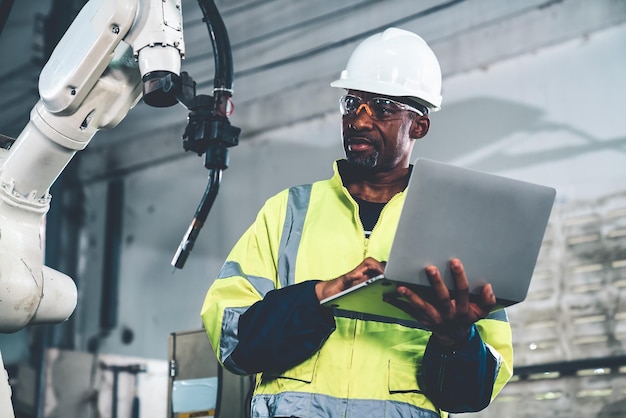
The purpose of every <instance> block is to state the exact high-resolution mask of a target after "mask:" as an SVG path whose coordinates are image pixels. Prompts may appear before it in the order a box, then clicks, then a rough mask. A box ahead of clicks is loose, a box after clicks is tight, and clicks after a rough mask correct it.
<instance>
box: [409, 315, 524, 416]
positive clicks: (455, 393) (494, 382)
mask: <svg viewBox="0 0 626 418" xmlns="http://www.w3.org/2000/svg"><path fill="white" fill-rule="evenodd" d="M421 370H422V372H421V376H420V379H421V382H420V383H421V386H422V387H423V388H424V391H425V392H426V394H427V395H428V397H429V399H431V400H432V401H433V403H434V404H435V405H436V406H437V407H438V408H440V409H442V410H444V411H447V412H453V413H462V412H477V411H480V410H482V409H484V408H486V407H487V406H488V405H489V403H490V402H491V401H492V400H493V398H495V396H496V395H497V394H498V392H500V390H501V389H502V387H503V386H504V385H505V384H506V382H507V381H508V380H509V379H510V378H511V376H512V374H513V348H512V338H511V328H510V326H509V323H508V318H507V315H506V312H505V311H504V309H501V310H498V311H494V312H492V313H491V314H490V315H489V316H488V317H487V318H485V319H483V320H481V321H478V322H477V323H476V324H475V325H474V327H472V330H471V332H470V335H469V338H468V340H467V341H466V342H465V343H463V344H461V345H460V346H457V347H453V348H449V347H445V346H442V345H441V344H439V343H438V342H437V340H436V339H435V338H431V339H430V340H429V342H428V345H427V346H426V351H425V352H424V358H423V360H422V368H421Z"/></svg>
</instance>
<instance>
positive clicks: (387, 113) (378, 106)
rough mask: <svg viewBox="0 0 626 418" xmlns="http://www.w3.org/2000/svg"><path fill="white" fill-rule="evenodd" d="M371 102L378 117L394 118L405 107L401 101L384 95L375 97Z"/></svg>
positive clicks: (371, 107) (371, 106)
mask: <svg viewBox="0 0 626 418" xmlns="http://www.w3.org/2000/svg"><path fill="white" fill-rule="evenodd" d="M369 103H370V109H372V113H373V114H374V116H376V118H378V119H393V118H395V117H398V113H399V112H400V111H401V110H403V109H404V108H403V107H402V106H401V105H400V103H398V102H394V101H393V100H390V99H385V98H382V97H375V98H373V99H372V100H370V102H369Z"/></svg>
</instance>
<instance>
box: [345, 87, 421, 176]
mask: <svg viewBox="0 0 626 418" xmlns="http://www.w3.org/2000/svg"><path fill="white" fill-rule="evenodd" d="M347 94H348V95H349V96H348V97H349V99H350V100H351V102H349V106H352V107H353V108H356V109H357V110H356V112H351V113H348V114H344V116H343V118H342V136H343V147H344V151H345V153H346V159H347V160H348V162H349V163H350V164H354V165H357V166H359V167H362V168H368V169H373V170H375V171H388V170H391V169H394V168H396V167H402V168H405V167H408V166H409V161H410V157H411V151H412V150H413V145H414V143H415V141H414V139H412V137H413V138H417V137H420V136H423V135H424V134H425V133H426V132H424V133H423V134H419V133H416V132H415V126H414V121H415V119H417V118H425V119H428V117H423V116H419V115H418V114H417V113H415V112H412V111H409V110H404V109H398V111H397V112H393V113H383V114H381V113H377V112H376V110H377V109H373V108H372V107H373V106H369V105H364V104H363V103H366V104H373V102H372V101H371V99H373V98H383V99H385V98H387V97H386V96H384V95H381V94H373V93H368V92H363V91H357V90H349V91H348V93H347ZM351 96H355V97H356V100H355V99H354V98H352V97H351ZM359 98H360V100H359ZM388 98H389V99H392V100H393V99H394V98H393V97H388ZM378 110H380V109H378ZM427 130H428V128H426V131H427Z"/></svg>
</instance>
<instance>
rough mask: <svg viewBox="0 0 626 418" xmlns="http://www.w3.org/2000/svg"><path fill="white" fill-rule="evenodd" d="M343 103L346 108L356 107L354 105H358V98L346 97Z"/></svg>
mask: <svg viewBox="0 0 626 418" xmlns="http://www.w3.org/2000/svg"><path fill="white" fill-rule="evenodd" d="M344 103H345V105H346V108H347V109H356V107H357V106H358V105H359V102H358V100H356V99H355V98H354V97H346V100H345V101H344Z"/></svg>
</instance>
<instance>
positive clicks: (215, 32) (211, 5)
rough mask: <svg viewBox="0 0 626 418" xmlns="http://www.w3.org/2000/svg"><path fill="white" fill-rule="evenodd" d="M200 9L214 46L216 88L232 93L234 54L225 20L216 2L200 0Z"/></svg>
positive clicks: (214, 82) (214, 81) (214, 83)
mask: <svg viewBox="0 0 626 418" xmlns="http://www.w3.org/2000/svg"><path fill="white" fill-rule="evenodd" d="M198 4H199V6H200V9H201V10H202V14H203V16H204V18H203V19H202V21H203V22H204V23H206V25H207V29H208V30H209V35H210V37H211V45H212V46H213V56H214V58H215V79H214V80H213V87H214V88H215V90H220V91H221V90H226V91H227V92H229V93H230V94H232V89H233V77H234V76H233V55H232V51H231V48H230V40H229V39H228V32H227V31H226V26H225V25H224V21H223V20H222V17H221V16H220V13H219V11H218V10H217V6H216V5H215V2H213V1H208V0H198Z"/></svg>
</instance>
